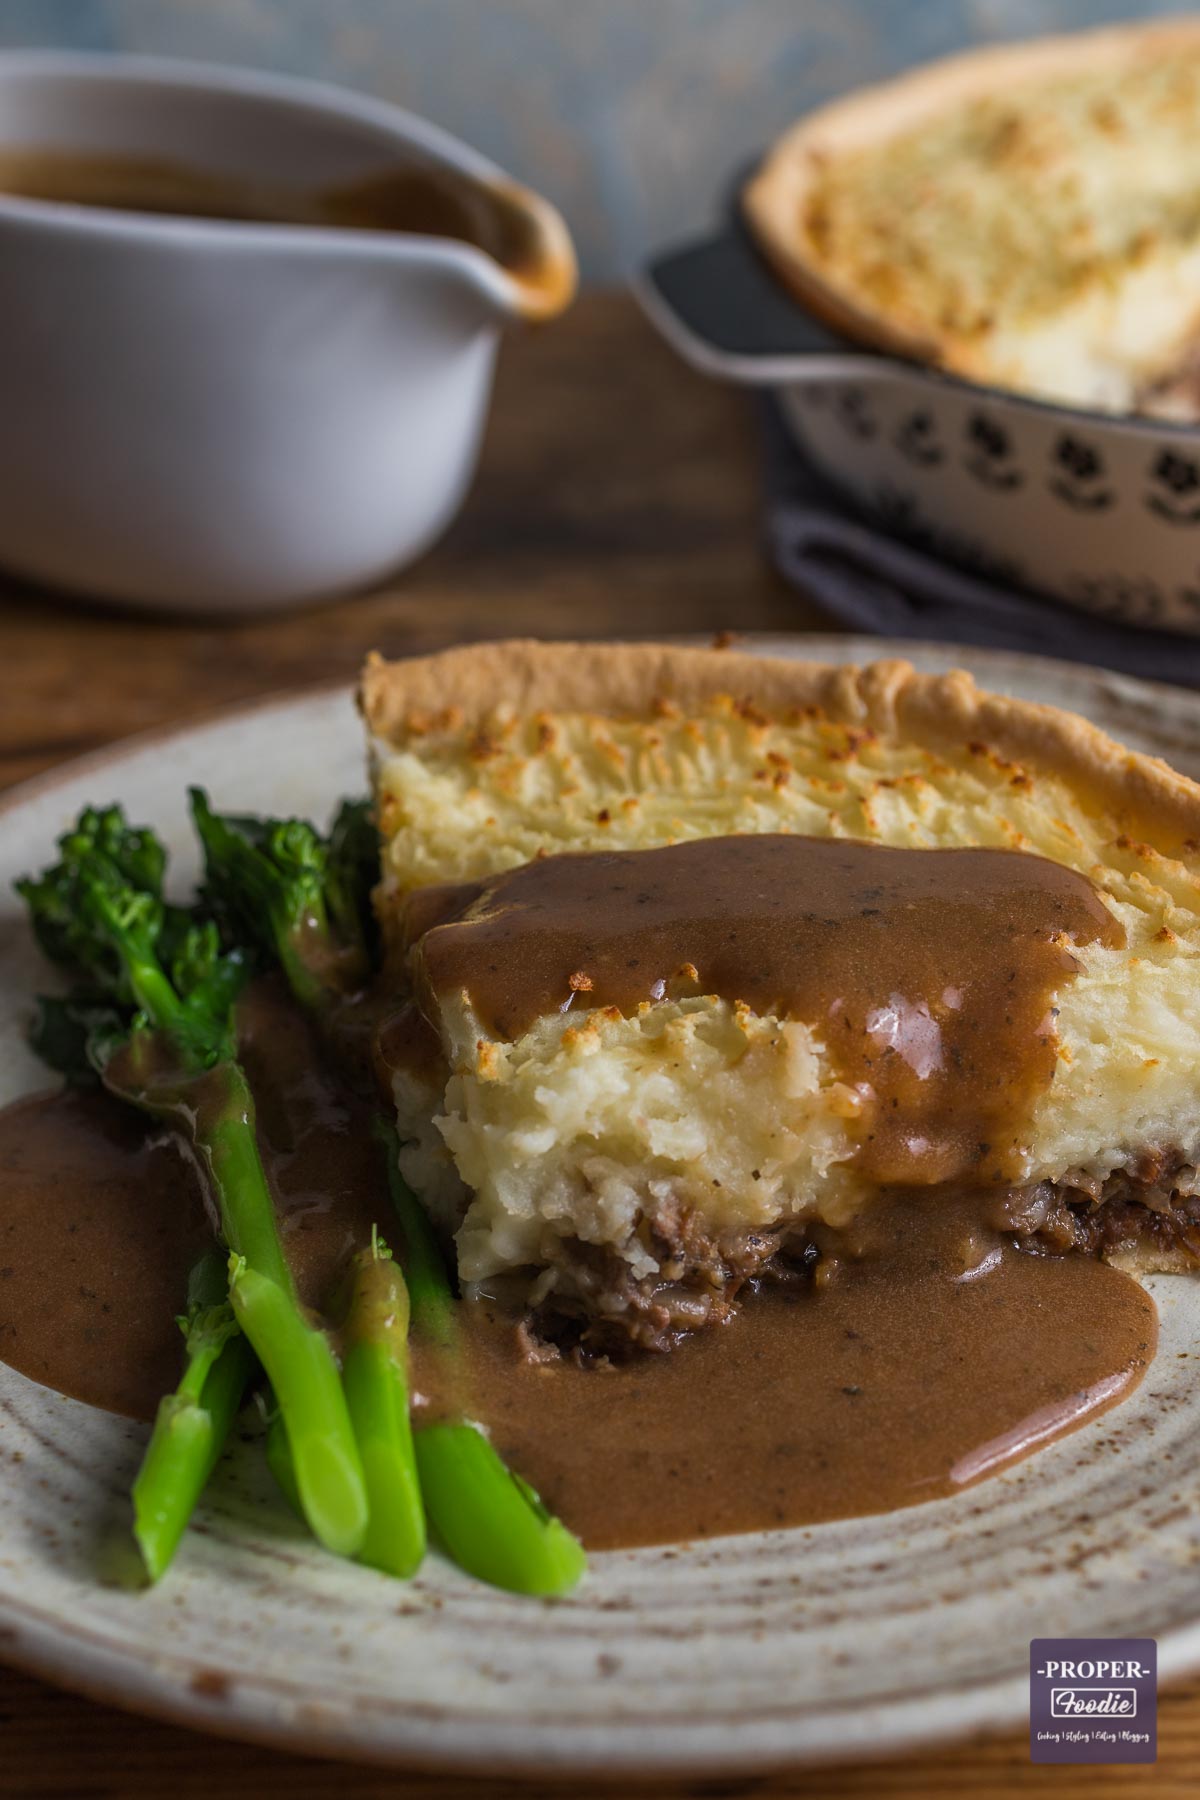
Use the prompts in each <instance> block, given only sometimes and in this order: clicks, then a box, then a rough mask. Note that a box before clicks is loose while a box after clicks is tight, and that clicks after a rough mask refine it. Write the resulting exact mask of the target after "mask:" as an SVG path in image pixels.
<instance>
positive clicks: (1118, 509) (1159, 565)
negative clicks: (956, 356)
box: [637, 229, 1200, 633]
mask: <svg viewBox="0 0 1200 1800" xmlns="http://www.w3.org/2000/svg"><path fill="white" fill-rule="evenodd" d="M637 292H638V295H639V298H640V299H641V301H642V304H643V305H644V307H645V309H646V311H647V312H648V314H649V316H650V318H651V319H652V320H653V322H654V323H655V324H656V325H657V326H658V328H659V329H660V330H661V331H662V333H663V335H664V336H665V337H666V338H667V340H668V342H669V343H671V344H672V345H673V346H674V348H675V349H676V350H677V351H678V352H679V353H680V355H681V356H683V357H684V358H685V359H686V360H687V361H688V362H690V363H691V364H692V365H693V366H694V367H696V368H698V369H700V370H702V371H703V372H704V373H705V374H708V375H715V376H717V377H719V378H722V379H724V380H727V381H734V382H738V383H739V384H741V385H743V386H748V387H761V388H767V389H770V390H771V391H772V392H773V393H774V394H775V396H776V398H777V399H778V402H779V407H780V411H781V413H782V416H783V418H784V420H785V422H786V424H787V427H788V429H789V430H790V432H791V433H792V434H793V436H794V437H795V439H796V441H797V443H798V444H799V445H800V447H801V449H802V450H803V452H804V454H805V456H806V458H807V459H808V460H809V462H810V463H811V465H812V467H813V468H814V469H815V470H816V471H817V472H818V473H819V474H820V475H821V476H822V477H823V478H824V479H825V480H826V481H828V482H829V483H830V484H831V486H832V487H833V488H834V489H835V490H836V491H837V492H839V493H840V494H842V495H843V496H845V498H846V499H848V500H849V501H850V502H851V503H853V505H854V506H856V507H857V508H858V509H859V510H860V511H862V512H863V513H865V514H866V515H867V516H868V517H870V518H871V519H873V520H874V521H876V522H877V523H878V524H880V525H883V526H885V527H886V528H888V529H889V530H891V531H894V532H895V533H896V535H897V536H900V537H904V538H906V539H908V540H909V541H910V542H914V543H917V544H919V545H921V546H922V547H925V548H928V549H930V550H933V551H935V552H936V553H937V554H939V555H942V556H945V557H946V558H947V559H948V560H950V561H954V562H958V563H962V564H964V565H965V566H967V567H970V568H972V569H975V570H976V571H977V572H979V573H981V574H984V575H987V576H990V577H992V578H994V579H996V580H998V581H1001V582H1004V583H1006V584H1008V585H1010V586H1016V587H1024V588H1030V589H1032V590H1034V591H1036V592H1040V593H1044V594H1048V595H1051V596H1052V597H1053V598H1055V599H1058V600H1064V601H1066V602H1067V603H1068V604H1069V605H1071V606H1075V607H1079V608H1081V609H1082V610H1084V611H1086V612H1094V613H1099V614H1101V615H1102V616H1104V617H1105V618H1112V619H1119V620H1121V621H1123V622H1124V623H1127V624H1131V625H1144V626H1150V627H1153V628H1155V629H1158V630H1162V631H1183V632H1189V633H1200V427H1198V426H1191V425H1179V424H1175V423H1168V422H1165V421H1162V420H1155V419H1143V418H1133V417H1130V418H1125V417H1120V416H1114V415H1112V414H1107V413H1099V412H1083V411H1078V410H1075V409H1072V408H1070V407H1065V406H1056V405H1051V404H1048V403H1045V402H1042V401H1037V400H1028V399H1025V398H1023V397H1022V396H1020V395H1017V394H1012V393H1007V392H1003V391H1002V390H1000V389H998V388H986V387H979V386H976V385H974V384H973V383H971V382H968V381H963V380H960V379H959V378H957V377H955V376H950V375H945V374H942V373H941V372H939V371H938V370H935V369H931V368H927V367H924V366H923V365H921V364H919V363H915V362H904V361H901V360H899V359H898V358H895V357H890V356H884V355H881V354H879V353H878V352H875V351H872V350H864V349H862V348H860V347H858V346H856V345H852V344H850V343H849V342H848V341H847V340H843V339H840V338H838V337H836V336H835V335H834V334H833V333H832V332H831V331H829V330H828V329H827V328H826V327H825V326H823V325H821V324H819V323H818V322H817V321H816V320H815V319H814V318H812V317H811V316H810V315H809V314H807V313H806V312H805V311H804V310H803V308H802V307H801V305H800V303H799V302H798V301H796V300H795V299H793V298H792V297H791V296H790V295H789V294H787V293H786V292H785V291H784V290H783V289H782V287H780V286H779V285H778V284H777V283H776V281H775V280H774V278H773V277H772V276H771V275H770V274H769V273H768V271H767V269H766V266H765V264H763V263H762V261H761V260H760V258H759V257H758V255H757V253H756V252H755V251H754V250H753V249H752V248H751V247H750V245H749V244H748V242H747V241H746V240H745V239H744V237H743V236H742V234H741V233H740V231H738V230H736V229H730V230H729V231H727V232H725V233H723V234H721V235H720V236H718V237H716V238H711V239H707V240H705V241H704V242H702V243H698V244H694V245H691V246H689V247H687V248H685V249H683V250H680V251H677V252H674V253H671V254H668V255H666V256H663V257H661V258H659V259H658V260H657V261H655V262H654V263H652V264H651V265H650V267H649V268H648V269H647V270H646V272H645V273H644V274H643V276H642V277H641V278H640V280H639V282H638V283H637Z"/></svg>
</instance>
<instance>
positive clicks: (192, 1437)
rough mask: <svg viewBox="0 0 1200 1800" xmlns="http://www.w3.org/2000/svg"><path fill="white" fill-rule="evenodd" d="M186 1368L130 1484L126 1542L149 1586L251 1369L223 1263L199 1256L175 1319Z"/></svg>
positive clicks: (169, 1552) (162, 1405)
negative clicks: (129, 1539)
mask: <svg viewBox="0 0 1200 1800" xmlns="http://www.w3.org/2000/svg"><path fill="white" fill-rule="evenodd" d="M179 1326H180V1329H181V1330H182V1332H183V1336H184V1346H185V1356H186V1363H185V1367H184V1372H183V1375H182V1377H181V1379H180V1382H179V1385H178V1387H177V1388H176V1389H175V1391H174V1393H172V1394H167V1395H165V1396H164V1398H163V1399H162V1400H161V1401H160V1402H159V1407H158V1413H157V1415H156V1417H155V1421H154V1430H153V1431H152V1433H151V1435H150V1442H149V1444H148V1445H147V1446H146V1452H145V1455H144V1456H143V1458H142V1465H141V1468H140V1469H139V1470H138V1474H137V1478H136V1480H135V1481H134V1484H133V1521H134V1522H133V1535H134V1538H135V1540H136V1542H137V1546H138V1549H139V1551H140V1552H141V1557H142V1562H143V1565H144V1567H145V1570H146V1573H147V1575H148V1576H149V1578H150V1580H151V1581H157V1580H158V1579H159V1577H160V1576H161V1575H163V1574H164V1573H165V1572H166V1569H167V1567H168V1566H169V1564H170V1562H171V1559H172V1557H173V1556H174V1555H175V1551H176V1550H177V1548H178V1546H179V1540H180V1538H181V1537H182V1536H183V1533H184V1530H185V1528H186V1526H187V1522H188V1520H189V1519H190V1518H191V1516H192V1512H193V1510H194V1509H195V1505H196V1502H197V1501H198V1500H199V1498H200V1495H201V1494H202V1493H203V1491H204V1488H205V1486H206V1484H207V1482H208V1478H209V1476H210V1475H211V1474H212V1471H213V1468H214V1466H215V1465H216V1461H217V1458H218V1457H219V1456H220V1454H221V1451H222V1448H223V1447H224V1444H225V1440H226V1437H227V1436H228V1434H229V1430H230V1427H231V1426H232V1424H233V1421H234V1419H235V1417H236V1416H237V1412H238V1409H239V1407H240V1406H241V1403H242V1396H243V1394H244V1392H245V1389H246V1384H247V1382H248V1381H249V1379H250V1377H251V1375H252V1374H253V1372H254V1369H255V1367H256V1362H255V1357H254V1352H253V1351H252V1350H251V1348H250V1346H249V1344H248V1343H247V1341H246V1339H245V1338H244V1337H243V1335H242V1332H241V1328H240V1326H239V1325H238V1322H237V1320H236V1318H235V1317H234V1313H233V1308H232V1306H230V1304H229V1282H228V1278H227V1275H226V1271H225V1262H224V1258H223V1257H222V1256H221V1255H220V1254H219V1252H217V1251H216V1250H206V1251H205V1252H204V1254H203V1256H202V1257H201V1258H200V1260H199V1262H198V1263H197V1264H196V1266H195V1268H194V1269H193V1270H192V1273H191V1277H190V1279H189V1282H188V1309H187V1312H186V1314H185V1315H183V1316H182V1317H181V1318H180V1319H179Z"/></svg>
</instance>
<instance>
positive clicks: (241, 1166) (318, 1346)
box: [17, 807, 367, 1555]
mask: <svg viewBox="0 0 1200 1800" xmlns="http://www.w3.org/2000/svg"><path fill="white" fill-rule="evenodd" d="M59 851H60V855H59V861H58V862H57V863H56V864H54V865H53V867H51V868H49V869H47V870H45V871H44V872H43V874H42V875H41V876H39V877H36V878H27V879H26V880H24V881H21V882H19V883H18V884H17V885H18V890H19V892H20V893H21V894H22V896H23V897H24V899H25V901H26V903H27V905H28V907H29V910H30V916H31V919H32V921H33V925H34V929H35V931H36V933H37V936H38V939H39V941H40V943H41V944H42V947H43V949H44V950H45V951H46V952H47V954H48V955H49V956H50V957H51V958H53V959H54V960H55V961H57V962H59V963H61V964H63V965H65V966H66V967H67V968H69V969H71V970H72V971H73V972H74V973H75V974H76V975H77V976H78V977H80V978H81V979H82V981H83V983H84V984H85V987H84V990H83V991H84V992H85V993H86V995H87V996H88V999H89V1002H91V1003H94V1001H95V999H96V997H97V996H99V997H101V998H102V999H103V1001H104V1003H105V1006H104V1007H102V1008H100V1009H98V1011H97V1013H96V1016H95V1017H94V1018H93V1020H92V1022H91V1024H90V1026H89V1029H88V1037H87V1048H88V1054H89V1057H90V1059H91V1061H92V1064H93V1066H94V1067H95V1069H96V1071H97V1073H98V1074H99V1076H100V1078H101V1080H102V1081H103V1082H104V1084H105V1086H106V1087H108V1088H109V1089H110V1091H111V1092H113V1093H114V1094H116V1095H118V1096H119V1097H120V1098H122V1099H124V1100H127V1101H129V1102H130V1103H131V1104H133V1105H135V1106H137V1107H140V1108H141V1109H142V1110H143V1111H145V1112H148V1113H150V1114H152V1115H153V1116H155V1117H157V1118H162V1119H165V1120H167V1121H168V1122H169V1123H170V1124H171V1125H172V1126H173V1127H174V1128H175V1129H176V1130H178V1131H179V1132H180V1133H181V1135H183V1136H184V1137H185V1138H186V1139H187V1140H188V1141H189V1142H190V1143H191V1145H192V1146H193V1148H194V1150H195V1151H196V1153H197V1157H198V1160H199V1161H200V1163H201V1166H202V1167H203V1168H204V1170H205V1172H206V1173H207V1175H208V1178H209V1183H210V1187H211V1192H212V1197H213V1199H214V1201H215V1203H216V1207H217V1212H218V1215H219V1218H220V1224H221V1233H222V1236H223V1238H224V1240H225V1242H226V1244H227V1245H228V1247H229V1249H230V1250H231V1252H233V1255H234V1259H235V1268H236V1278H235V1279H231V1283H230V1296H229V1297H230V1303H231V1305H232V1308H233V1312H234V1315H235V1317H236V1318H237V1321H238V1323H239V1325H240V1326H241V1327H242V1329H243V1331H244V1332H245V1334H246V1336H247V1338H248V1339H249V1340H250V1343H251V1345H252V1347H253V1349H254V1351H255V1353H256V1354H257V1356H258V1359H259V1361H260V1362H261V1363H262V1365H263V1367H264V1368H265V1369H266V1371H267V1374H268V1376H269V1377H270V1379H271V1381H272V1384H273V1385H274V1387H275V1389H276V1392H277V1393H278V1394H279V1397H280V1404H281V1406H282V1407H283V1410H284V1414H285V1418H286V1420H287V1426H288V1437H289V1440H290V1442H291V1444H292V1448H293V1453H294V1456H295V1461H296V1477H297V1483H298V1486H299V1490H300V1495H301V1499H302V1501H303V1504H304V1509H305V1515H306V1517H307V1518H308V1521H309V1524H310V1525H311V1527H312V1530H313V1532H314V1534H315V1535H316V1536H317V1537H318V1538H319V1539H320V1541H321V1542H322V1543H324V1544H326V1545H328V1547H329V1548H330V1549H333V1550H337V1551H340V1552H342V1553H343V1554H347V1555H352V1554H353V1553H354V1551H355V1550H357V1548H358V1546H359V1545H360V1544H361V1542H362V1540H363V1537H364V1535H365V1532H366V1526H367V1500H366V1486H365V1482H364V1477H363V1471H362V1465H361V1462H360V1460H359V1456H358V1450H357V1447H356V1445H355V1441H354V1434H353V1431H352V1429H351V1425H350V1418H349V1413H348V1410H347V1407H346V1401H345V1397H344V1395H343V1393H342V1388H341V1382H340V1380H339V1377H338V1371H337V1365H336V1362H335V1360H334V1355H333V1350H332V1347H331V1345H330V1343H329V1340H328V1338H327V1337H326V1335H325V1333H324V1332H323V1331H322V1330H321V1329H320V1328H319V1326H317V1325H316V1324H314V1323H312V1322H311V1321H310V1320H309V1319H308V1318H307V1317H306V1315H305V1314H304V1313H303V1311H302V1310H301V1308H300V1305H299V1302H298V1300H297V1298H296V1294H295V1290H294V1287H293V1284H292V1279H291V1274H290V1271H289V1270H288V1266H287V1263H286V1260H285V1258H284V1255H283V1251H282V1248H281V1245H280V1242H279V1236H278V1231H277V1228H276V1224H275V1215H274V1208H273V1206H272V1202H271V1195H270V1191H269V1189H268V1186H267V1182H266V1177H265V1175H264V1173H263V1168H262V1163H261V1160H260V1158H259V1154H258V1145H257V1140H256V1137H255V1121H254V1101H253V1097H252V1095H251V1093H250V1089H249V1086H248V1084H247V1082H246V1078H245V1076H244V1074H243V1072H242V1070H241V1067H240V1065H239V1064H238V1062H237V1060H236V1044H235V1036H234V1020H233V1008H234V1003H235V1001H236V998H237V994H238V991H239V989H240V988H241V986H242V983H243V982H244V980H245V977H246V974H247V971H248V968H249V966H250V965H249V958H248V956H247V953H246V950H245V948H244V947H243V946H241V945H234V946H233V947H232V948H230V949H226V950H222V948H221V945H220V939H219V933H218V929H217V924H216V921H215V919H213V918H212V917H207V918H203V917H199V916H197V915H195V914H192V913H188V912H184V911H183V910H182V909H179V908H176V907H172V906H169V905H167V904H166V902H165V901H164V899H163V893H162V877H163V871H164V868H165V863H166V854H165V852H164V850H163V849H162V846H161V845H160V844H159V843H158V841H157V839H155V838H154V836H153V834H152V833H150V832H148V831H136V830H133V829H131V828H130V827H129V826H128V825H127V823H126V821H125V818H124V815H123V814H122V812H121V810H120V808H119V807H110V808H108V809H107V810H106V811H103V812H99V811H96V810H94V809H92V808H89V809H87V810H86V811H85V812H83V813H82V814H81V815H80V817H79V820H78V821H77V823H76V825H75V827H74V829H73V830H72V831H69V832H67V833H66V834H65V836H64V837H62V838H61V839H60V840H59Z"/></svg>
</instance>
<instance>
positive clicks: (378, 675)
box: [359, 639, 1200, 856]
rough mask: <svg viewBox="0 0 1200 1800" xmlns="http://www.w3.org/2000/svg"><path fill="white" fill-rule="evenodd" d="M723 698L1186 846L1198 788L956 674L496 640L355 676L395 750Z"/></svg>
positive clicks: (1195, 835)
mask: <svg viewBox="0 0 1200 1800" xmlns="http://www.w3.org/2000/svg"><path fill="white" fill-rule="evenodd" d="M721 697H726V698H728V700H729V701H730V702H731V703H732V704H733V705H734V706H735V707H737V708H741V709H748V710H749V711H750V712H757V713H761V714H763V715H765V716H767V717H771V718H786V717H787V716H788V715H789V714H797V713H800V714H802V713H805V712H808V711H811V710H812V709H816V711H817V712H819V713H820V714H822V715H824V716H825V717H827V718H829V719H830V720H831V721H833V722H835V723H838V724H845V725H850V726H857V727H861V728H863V729H865V730H869V731H874V732H877V733H878V734H879V735H880V736H882V737H886V738H890V739H894V740H900V741H908V742H911V743H913V744H916V745H919V746H920V747H922V748H926V749H929V750H932V751H942V752H950V751H953V750H955V749H957V750H960V751H967V750H970V749H971V748H972V746H978V745H980V744H982V745H986V746H987V748H988V750H990V751H991V752H993V753H994V754H996V755H999V756H1001V757H1006V758H1012V759H1013V760H1014V761H1018V762H1020V763H1021V764H1022V765H1023V766H1024V767H1026V768H1028V769H1031V770H1033V771H1035V772H1036V771H1038V770H1044V771H1046V772H1047V773H1050V774H1054V775H1057V776H1059V777H1061V778H1062V779H1063V780H1065V781H1066V782H1068V783H1069V785H1070V786H1071V787H1072V789H1073V790H1074V791H1075V792H1076V793H1077V794H1078V795H1079V796H1080V797H1081V799H1084V800H1086V802H1087V803H1088V805H1089V806H1090V807H1094V808H1095V810H1096V811H1097V812H1101V813H1103V814H1105V815H1106V816H1107V817H1108V819H1109V820H1110V821H1111V822H1112V825H1113V828H1114V830H1115V831H1116V832H1119V833H1121V834H1124V835H1125V836H1127V837H1129V838H1132V839H1135V840H1138V841H1139V842H1141V843H1145V844H1148V845H1150V846H1151V847H1152V848H1153V849H1154V850H1156V851H1158V852H1159V853H1160V854H1163V855H1172V856H1173V855H1178V854H1179V853H1180V851H1181V850H1182V851H1185V852H1188V853H1190V852H1192V851H1194V850H1195V849H1196V848H1197V847H1200V786H1198V785H1197V783H1195V782H1194V781H1191V780H1189V779H1188V778H1187V777H1186V776H1184V775H1180V774H1179V773H1178V772H1177V771H1176V770H1174V769H1172V768H1170V767H1169V766H1168V764H1166V763H1165V762H1162V761H1161V760H1160V759H1159V758H1157V757H1151V756H1145V755H1142V754H1140V753H1139V752H1137V751H1133V750H1128V749H1126V748H1125V747H1124V746H1123V745H1121V744H1118V743H1117V742H1116V741H1115V740H1114V739H1112V738H1110V737H1108V736H1107V735H1106V734H1105V733H1104V732H1102V731H1100V730H1098V729H1097V727H1096V726H1094V725H1091V724H1089V723H1088V721H1087V720H1086V719H1082V718H1080V717H1079V716H1078V715H1077V714H1074V713H1069V712H1063V711H1060V710H1059V709H1058V708H1056V707H1051V706H1040V705H1036V704H1034V703H1033V702H1031V701H1027V700H1013V699H1009V698H1007V697H1005V696H1003V695H998V694H989V693H986V692H984V691H983V690H982V689H980V688H978V687H977V686H976V685H975V682H974V681H973V679H972V678H971V676H970V675H969V674H967V673H966V671H965V670H962V669H957V670H954V671H953V672H951V673H949V674H946V675H922V674H919V673H918V672H917V671H916V670H915V669H914V668H913V667H912V665H911V663H907V662H903V661H899V660H889V661H881V662H876V663H867V664H866V665H864V666H862V667H858V666H855V665H853V664H828V663H816V662H801V661H791V660H784V659H782V658H779V657H769V656H756V655H753V654H747V653H745V652H739V651H734V650H706V649H694V648H692V647H690V646H682V645H677V644H612V643H541V642H538V641H536V640H532V639H510V640H505V641H501V642H497V643H487V644H471V645H465V646H463V647H461V648H458V649H454V650H447V651H443V652H441V653H440V654H438V655H434V656H424V657H413V658H411V659H410V660H407V661H403V662H385V661H384V660H383V659H382V658H381V657H379V656H377V655H373V656H372V657H370V658H369V659H368V662H367V665H366V667H365V669H364V671H363V675H362V683H361V687H360V695H359V699H360V705H361V708H362V712H363V716H364V718H365V720H366V723H367V726H368V728H369V730H370V732H371V734H372V736H373V738H375V739H376V740H377V741H378V742H380V743H382V744H385V745H387V746H389V747H391V748H393V749H402V748H404V747H406V746H408V745H410V744H419V743H420V742H421V741H423V740H430V739H436V738H438V737H439V736H443V735H455V736H457V735H461V734H463V733H468V734H469V733H479V732H482V731H484V730H486V727H487V723H488V720H489V718H491V717H492V716H493V715H494V714H495V712H496V709H497V707H498V706H500V705H503V706H504V707H505V708H506V709H510V710H512V711H514V712H516V713H518V714H520V715H523V716H529V715H532V714H537V713H542V712H545V713H571V712H578V713H587V714H592V715H599V716H602V717H608V718H624V719H651V718H654V717H655V716H656V715H658V714H660V713H661V712H662V711H663V709H664V708H665V709H672V710H678V711H680V712H682V713H684V714H685V715H686V714H687V713H688V712H689V711H691V710H693V709H697V708H699V707H701V706H703V705H705V704H706V703H709V702H711V701H713V700H714V699H717V698H721Z"/></svg>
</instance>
